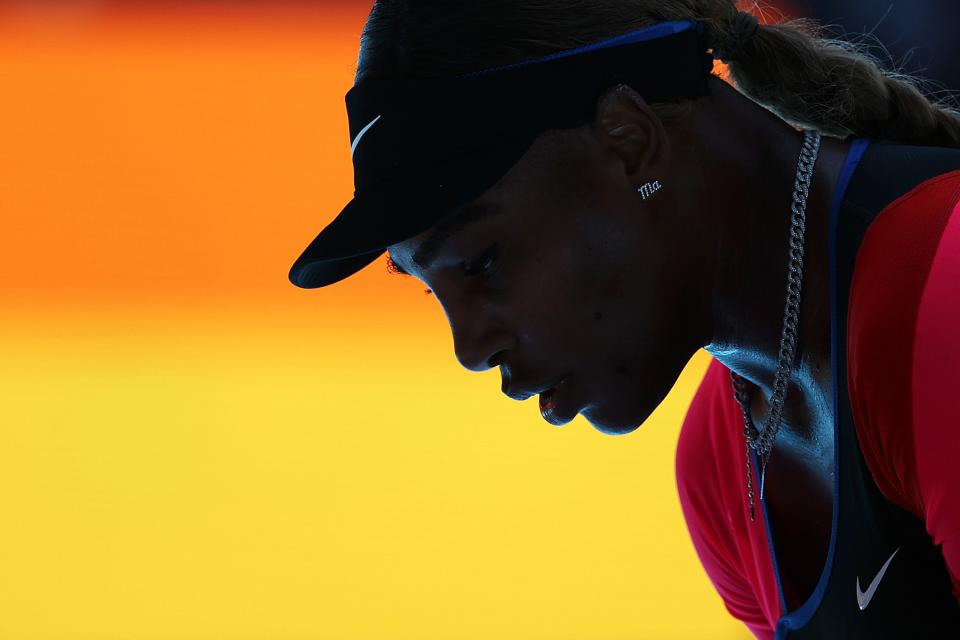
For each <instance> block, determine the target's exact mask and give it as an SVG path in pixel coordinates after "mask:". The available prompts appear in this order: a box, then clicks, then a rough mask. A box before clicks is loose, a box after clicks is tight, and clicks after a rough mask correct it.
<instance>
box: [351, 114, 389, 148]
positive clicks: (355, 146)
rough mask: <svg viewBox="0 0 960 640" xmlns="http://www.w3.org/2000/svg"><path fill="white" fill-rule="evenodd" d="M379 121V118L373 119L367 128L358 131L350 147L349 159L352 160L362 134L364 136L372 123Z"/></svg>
mask: <svg viewBox="0 0 960 640" xmlns="http://www.w3.org/2000/svg"><path fill="white" fill-rule="evenodd" d="M380 115H383V114H382V113H381V114H380ZM379 119H380V116H377V117H376V118H374V119H373V120H371V121H370V123H369V124H368V125H367V126H365V127H364V128H363V129H360V133H358V134H357V137H356V138H354V139H353V143H352V144H351V145H350V158H351V159H352V158H353V152H354V151H355V150H356V148H357V143H358V142H360V138H362V137H363V134H365V133H366V132H367V131H368V130H369V129H370V127H372V126H373V123H374V122H376V121H377V120H379Z"/></svg>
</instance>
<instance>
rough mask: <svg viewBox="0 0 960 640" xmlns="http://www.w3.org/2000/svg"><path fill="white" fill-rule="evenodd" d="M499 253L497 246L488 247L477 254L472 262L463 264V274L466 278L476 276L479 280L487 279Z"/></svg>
mask: <svg viewBox="0 0 960 640" xmlns="http://www.w3.org/2000/svg"><path fill="white" fill-rule="evenodd" d="M499 252H500V247H499V245H497V244H492V245H490V246H489V247H487V248H486V249H485V250H484V251H483V253H481V254H479V255H478V256H477V257H476V258H474V259H473V260H471V261H469V262H464V263H463V272H464V273H465V274H466V275H468V276H477V275H478V276H480V277H481V278H485V277H488V276H489V275H490V272H491V269H492V268H493V264H494V262H495V260H496V257H497V255H498V254H499Z"/></svg>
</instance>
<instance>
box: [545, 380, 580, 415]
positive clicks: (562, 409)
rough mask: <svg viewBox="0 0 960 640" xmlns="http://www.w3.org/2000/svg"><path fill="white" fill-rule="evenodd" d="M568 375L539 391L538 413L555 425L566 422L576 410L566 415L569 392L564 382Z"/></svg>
mask: <svg viewBox="0 0 960 640" xmlns="http://www.w3.org/2000/svg"><path fill="white" fill-rule="evenodd" d="M569 377H570V374H567V375H565V376H563V377H562V378H561V379H560V381H559V382H558V383H557V384H556V385H555V386H553V387H551V388H549V389H546V390H544V391H543V392H541V393H540V415H541V416H543V419H544V420H546V421H547V422H549V423H550V424H552V425H554V426H557V427H560V426H563V425H565V424H567V423H568V422H570V421H571V420H573V419H574V418H575V417H576V415H577V414H576V412H574V414H573V415H568V412H569V407H568V406H567V404H568V400H569V398H568V396H569V393H568V391H567V385H566V382H567V379H568V378H569Z"/></svg>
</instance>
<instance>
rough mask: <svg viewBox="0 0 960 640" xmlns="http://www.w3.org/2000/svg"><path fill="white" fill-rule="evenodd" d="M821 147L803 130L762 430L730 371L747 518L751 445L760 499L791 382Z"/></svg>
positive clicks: (749, 392) (742, 383) (816, 135)
mask: <svg viewBox="0 0 960 640" xmlns="http://www.w3.org/2000/svg"><path fill="white" fill-rule="evenodd" d="M819 151H820V132H819V131H804V132H803V148H802V149H801V151H800V161H799V163H798V166H797V177H796V180H795V182H794V186H793V205H792V206H791V210H792V211H793V216H792V217H791V219H790V262H789V266H790V270H789V272H788V274H787V303H786V309H785V311H784V316H783V332H782V334H781V336H780V354H779V356H778V359H777V373H776V376H775V377H774V380H773V394H772V395H771V398H770V413H769V414H768V415H767V420H766V423H765V424H764V427H763V431H762V432H761V431H758V430H757V428H756V426H754V424H753V417H752V416H751V415H750V400H751V398H752V397H753V389H752V388H750V387H749V386H748V384H749V383H748V382H747V380H746V379H744V378H743V377H741V376H740V375H738V374H737V373H734V371H733V370H731V371H730V378H731V380H733V389H734V392H733V395H734V398H736V400H737V402H738V403H740V407H741V408H742V409H743V419H744V423H745V424H746V426H745V427H744V429H743V435H744V436H746V454H747V496H748V499H749V502H750V520H751V521H753V520H754V519H755V518H754V501H753V473H752V465H751V462H750V449H753V450H754V451H756V452H757V455H758V456H759V458H760V499H761V500H763V486H764V480H765V478H766V473H767V461H768V460H769V459H770V452H771V451H772V450H773V441H774V440H775V439H776V437H777V432H778V431H779V430H780V417H781V415H782V412H783V400H784V397H785V396H786V392H787V384H788V383H789V382H790V373H791V372H790V365H791V364H792V363H793V354H794V351H795V349H796V345H797V320H798V318H799V316H800V285H801V284H802V282H803V240H804V222H805V220H806V212H807V195H808V194H809V191H810V180H811V178H812V177H813V167H814V165H815V164H816V162H817V154H818V153H819Z"/></svg>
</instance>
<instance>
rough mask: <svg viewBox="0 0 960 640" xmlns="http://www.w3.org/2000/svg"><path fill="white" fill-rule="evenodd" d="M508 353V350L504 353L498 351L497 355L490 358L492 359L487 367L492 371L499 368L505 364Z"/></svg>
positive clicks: (504, 350) (488, 361) (503, 351)
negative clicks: (501, 364) (505, 356)
mask: <svg viewBox="0 0 960 640" xmlns="http://www.w3.org/2000/svg"><path fill="white" fill-rule="evenodd" d="M506 351H507V350H506V349H503V350H502V351H498V352H497V353H495V354H493V355H492V356H490V359H489V360H487V366H489V367H490V368H491V369H493V368H494V367H499V366H500V363H501V362H503V357H504V354H505V353H506Z"/></svg>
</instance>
